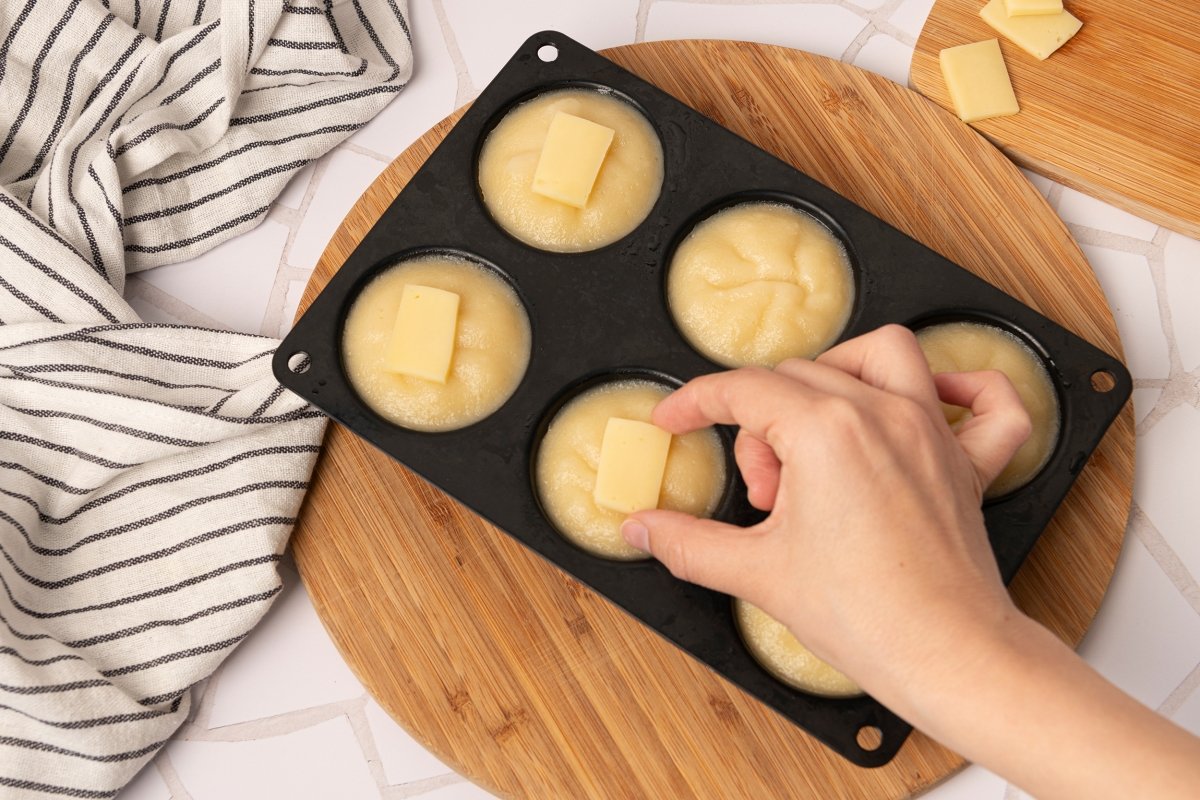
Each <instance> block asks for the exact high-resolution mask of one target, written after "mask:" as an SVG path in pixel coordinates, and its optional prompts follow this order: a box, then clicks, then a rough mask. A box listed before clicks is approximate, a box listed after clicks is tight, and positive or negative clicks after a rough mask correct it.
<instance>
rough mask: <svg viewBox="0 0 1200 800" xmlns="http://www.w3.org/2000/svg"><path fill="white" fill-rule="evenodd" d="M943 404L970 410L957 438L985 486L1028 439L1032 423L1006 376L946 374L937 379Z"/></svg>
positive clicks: (963, 373)
mask: <svg viewBox="0 0 1200 800" xmlns="http://www.w3.org/2000/svg"><path fill="white" fill-rule="evenodd" d="M934 384H935V385H936V386H937V391H938V396H939V397H940V398H941V399H942V401H943V402H946V403H950V404H952V405H956V406H962V407H964V408H969V409H970V410H971V418H970V419H969V420H967V421H966V422H965V423H964V424H963V426H962V427H961V428H959V429H958V433H957V434H956V436H957V438H958V443H959V445H960V446H961V447H962V449H963V450H964V451H965V452H966V454H967V457H968V458H970V459H971V463H972V464H974V465H975V472H976V473H977V474H978V475H979V478H980V480H981V481H982V485H983V486H985V487H986V486H988V485H989V484H990V483H991V482H992V481H994V480H995V479H996V476H997V475H999V474H1000V473H1001V471H1003V469H1004V467H1005V466H1007V464H1008V462H1009V461H1011V460H1012V457H1013V455H1014V454H1015V453H1016V452H1017V450H1018V449H1019V448H1020V447H1021V445H1022V444H1024V443H1025V440H1026V439H1028V438H1029V433H1030V431H1031V429H1032V423H1031V422H1030V420H1029V414H1028V412H1026V411H1025V406H1023V405H1022V404H1021V396H1020V395H1018V394H1017V390H1016V389H1014V388H1013V385H1012V382H1011V381H1009V379H1008V377H1007V376H1005V374H1004V373H1003V372H998V371H996V370H986V371H982V372H943V373H940V374H938V375H935V376H934Z"/></svg>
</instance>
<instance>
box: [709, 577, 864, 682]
mask: <svg viewBox="0 0 1200 800" xmlns="http://www.w3.org/2000/svg"><path fill="white" fill-rule="evenodd" d="M733 613H734V616H735V617H736V619H737V624H738V629H739V630H740V631H741V632H742V639H743V640H744V641H745V643H746V648H747V649H748V650H749V651H750V655H752V656H754V658H755V660H756V661H758V663H759V664H761V665H762V666H763V668H764V669H766V670H767V672H770V673H771V674H772V675H774V676H775V677H776V678H778V679H779V680H781V681H783V682H784V683H786V684H788V685H789V686H794V687H796V688H797V689H801V690H803V691H805V692H811V693H812V694H819V695H824V696H826V697H850V696H852V695H856V694H861V693H862V689H860V688H858V684H856V683H855V682H854V681H852V680H850V679H849V678H847V677H846V676H845V675H843V674H842V673H840V672H838V671H837V670H836V669H834V668H833V667H831V666H829V664H827V663H825V662H824V661H822V660H821V659H819V658H817V657H816V656H815V655H813V654H812V651H811V650H809V649H808V648H807V647H805V646H804V645H802V644H800V640H799V639H797V638H796V637H795V636H793V635H792V632H791V631H789V630H788V629H787V628H786V627H785V626H784V624H783V623H782V622H780V621H779V620H777V619H775V618H774V617H772V616H771V615H770V614H768V613H767V612H765V611H763V610H762V609H760V608H759V607H758V606H755V605H753V604H752V603H747V602H746V601H745V600H734V604H733Z"/></svg>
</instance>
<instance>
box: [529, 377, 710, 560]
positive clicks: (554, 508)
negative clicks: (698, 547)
mask: <svg viewBox="0 0 1200 800" xmlns="http://www.w3.org/2000/svg"><path fill="white" fill-rule="evenodd" d="M668 393H669V392H668V390H667V388H666V387H664V386H662V385H660V384H658V383H654V382H652V381H646V380H621V381H614V382H612V383H605V384H602V385H600V386H597V387H596V388H594V389H589V390H587V391H585V392H583V393H582V394H580V395H579V396H578V397H576V398H574V399H573V400H571V401H570V402H568V403H567V404H566V405H565V406H563V408H562V409H561V410H560V411H559V412H558V414H556V415H555V417H554V419H553V420H552V421H551V423H550V427H549V428H548V429H547V431H546V435H545V437H544V438H543V439H542V443H541V445H540V446H539V447H538V453H537V467H536V471H537V488H538V496H539V497H540V498H541V501H542V507H543V508H544V509H545V511H546V513H547V515H548V516H549V517H550V521H551V522H553V523H554V525H555V527H557V528H558V530H559V531H560V532H561V533H562V534H563V536H565V537H566V538H567V539H569V540H571V541H572V542H574V543H575V544H577V545H579V546H580V547H582V548H583V549H584V550H587V551H588V552H591V553H594V554H595V555H598V556H602V557H604V558H611V559H617V560H622V561H628V560H633V559H638V558H647V557H648V556H647V555H646V554H645V553H643V552H641V551H640V550H636V549H634V548H632V547H630V546H629V545H627V544H626V543H625V540H624V539H622V538H621V531H620V528H621V522H622V521H624V519H625V515H624V514H621V513H619V512H616V511H611V510H609V509H607V508H601V507H600V506H597V505H596V502H595V500H594V499H593V497H592V491H593V489H594V488H595V485H596V470H597V469H598V467H599V465H600V443H601V442H602V441H603V439H604V427H605V425H607V424H608V419H609V417H620V418H623V419H632V420H638V421H641V422H649V421H650V412H651V411H653V410H654V406H656V405H657V404H658V401H660V400H662V399H663V398H664V397H666V396H667V394H668ZM724 491H725V451H724V448H723V447H722V445H721V440H720V438H719V437H718V436H717V432H716V431H715V430H714V429H712V428H706V429H704V430H699V431H694V432H692V433H689V434H687V435H685V436H676V437H674V438H673V439H672V440H671V449H670V450H669V451H668V454H667V466H666V470H665V472H664V473H663V481H662V490H661V492H660V493H659V497H658V507H659V508H667V509H671V510H673V511H683V512H686V513H688V514H694V515H695V516H698V517H707V516H709V515H711V514H712V512H713V511H714V510H715V509H716V507H717V503H718V502H720V500H721V495H722V494H723V493H724Z"/></svg>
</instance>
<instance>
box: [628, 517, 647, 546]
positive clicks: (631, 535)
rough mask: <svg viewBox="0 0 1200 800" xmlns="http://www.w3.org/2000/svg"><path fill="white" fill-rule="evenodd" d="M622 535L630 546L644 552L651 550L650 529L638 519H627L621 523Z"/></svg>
mask: <svg viewBox="0 0 1200 800" xmlns="http://www.w3.org/2000/svg"><path fill="white" fill-rule="evenodd" d="M621 535H622V536H623V537H625V541H626V543H627V544H628V545H629V546H630V547H636V548H637V549H638V550H641V551H643V552H646V551H649V550H650V531H648V530H647V529H646V526H645V525H643V524H642V523H640V522H638V521H637V520H636V519H627V520H625V521H624V522H622V523H621Z"/></svg>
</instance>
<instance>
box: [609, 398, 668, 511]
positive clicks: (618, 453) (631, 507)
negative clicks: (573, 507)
mask: <svg viewBox="0 0 1200 800" xmlns="http://www.w3.org/2000/svg"><path fill="white" fill-rule="evenodd" d="M670 449H671V434H669V433H667V432H666V431H664V430H663V429H662V428H659V427H658V426H656V425H651V424H650V423H648V422H638V421H637V420H632V419H622V418H620V417H609V419H608V424H607V425H605V427H604V439H603V441H602V442H601V444H600V468H599V469H598V470H597V472H596V488H595V490H594V491H593V493H592V496H593V498H594V499H595V501H596V505H598V506H601V507H603V508H608V509H612V510H613V511H620V512H621V513H622V514H631V513H633V512H634V511H644V510H645V509H647V508H657V507H658V493H659V491H660V490H661V489H662V479H663V471H664V470H665V469H666V467H667V451H668V450H670Z"/></svg>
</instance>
